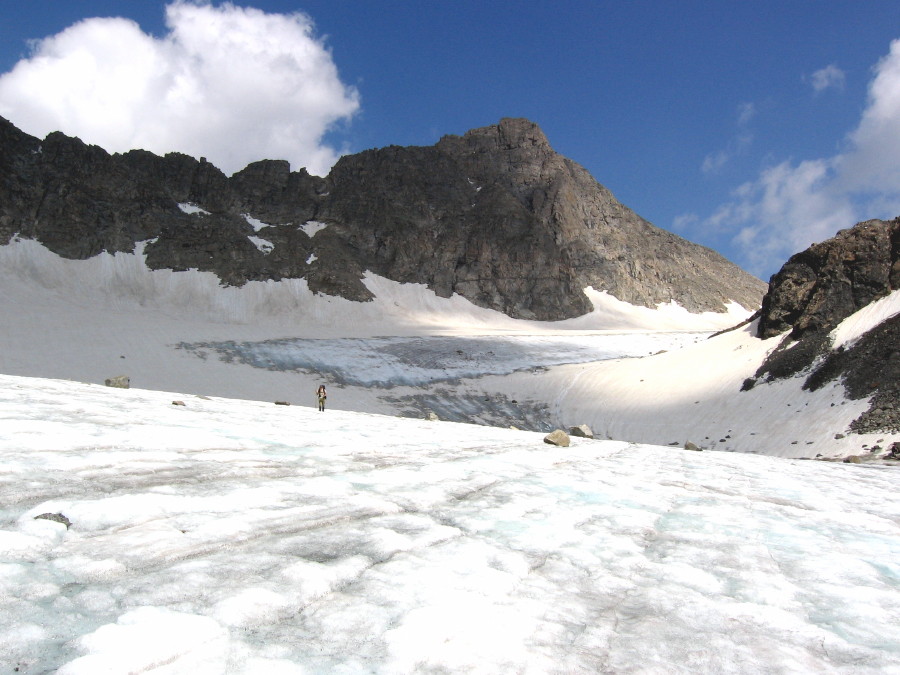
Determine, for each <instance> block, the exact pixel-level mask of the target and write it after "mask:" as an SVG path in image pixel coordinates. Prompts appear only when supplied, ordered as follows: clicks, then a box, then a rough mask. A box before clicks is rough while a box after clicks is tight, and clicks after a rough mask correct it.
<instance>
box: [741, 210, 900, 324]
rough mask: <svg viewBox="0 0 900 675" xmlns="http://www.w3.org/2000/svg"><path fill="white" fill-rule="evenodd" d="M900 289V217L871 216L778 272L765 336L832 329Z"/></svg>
mask: <svg viewBox="0 0 900 675" xmlns="http://www.w3.org/2000/svg"><path fill="white" fill-rule="evenodd" d="M898 288H900V218H898V219H895V220H889V221H884V220H869V221H866V222H862V223H858V224H857V225H856V226H854V227H852V228H850V229H847V230H841V231H840V232H838V233H837V235H835V236H834V237H833V238H831V239H829V240H827V241H824V242H821V243H819V244H813V245H812V246H810V247H809V248H808V249H806V250H805V251H802V252H800V253H797V254H796V255H794V256H791V258H790V259H789V260H788V261H787V262H786V263H785V264H784V266H783V267H782V268H781V270H779V271H778V273H777V274H775V275H773V276H772V279H771V281H770V285H769V292H768V293H767V294H766V297H765V298H764V299H763V303H762V310H761V313H760V320H759V337H761V338H769V337H773V336H775V335H778V334H779V333H783V332H784V331H786V330H790V331H791V336H792V337H794V338H800V337H803V336H804V335H806V334H809V333H820V332H823V331H830V330H831V329H832V328H834V327H835V326H837V325H838V324H839V323H840V322H841V321H842V320H844V319H845V318H847V317H848V316H850V315H851V314H853V313H854V312H856V311H858V310H860V309H862V308H863V307H865V306H866V305H868V304H869V303H870V302H872V301H874V300H877V299H879V298H882V297H884V296H885V295H887V294H888V293H890V292H891V291H893V290H896V289H898Z"/></svg>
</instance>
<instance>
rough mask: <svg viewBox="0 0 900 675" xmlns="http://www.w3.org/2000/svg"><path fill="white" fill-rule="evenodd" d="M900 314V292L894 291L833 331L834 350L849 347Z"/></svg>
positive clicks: (853, 315)
mask: <svg viewBox="0 0 900 675" xmlns="http://www.w3.org/2000/svg"><path fill="white" fill-rule="evenodd" d="M897 314H900V290H896V291H893V292H892V293H890V294H888V295H886V296H885V297H883V298H881V299H880V300H876V301H875V302H873V303H870V304H868V305H866V306H865V307H863V308H862V309H861V310H859V311H858V312H855V313H854V314H851V315H850V316H848V317H847V318H846V319H844V320H843V321H841V323H840V324H838V326H837V327H836V328H835V329H834V330H832V331H831V335H830V337H831V342H832V349H837V348H839V347H848V346H850V344H851V343H853V342H855V341H856V340H858V339H859V338H860V337H862V336H863V335H864V334H865V333H867V332H869V331H870V330H872V329H873V328H875V327H876V326H877V325H878V324H880V323H883V322H884V321H887V320H888V319H890V318H891V317H893V316H896V315H897Z"/></svg>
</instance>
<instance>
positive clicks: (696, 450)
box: [684, 441, 703, 452]
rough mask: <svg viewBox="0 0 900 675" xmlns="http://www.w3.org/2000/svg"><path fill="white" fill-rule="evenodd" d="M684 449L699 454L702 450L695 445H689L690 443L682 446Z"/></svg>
mask: <svg viewBox="0 0 900 675" xmlns="http://www.w3.org/2000/svg"><path fill="white" fill-rule="evenodd" d="M684 449H685V450H693V451H695V452H700V451H702V450H703V448H701V447H699V446H698V445H697V444H695V443H691V442H690V441H688V442H687V443H685V444H684Z"/></svg>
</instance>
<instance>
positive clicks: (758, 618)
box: [0, 375, 900, 675]
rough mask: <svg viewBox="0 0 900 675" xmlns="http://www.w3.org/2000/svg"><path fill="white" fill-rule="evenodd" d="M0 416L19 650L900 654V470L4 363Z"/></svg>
mask: <svg viewBox="0 0 900 675" xmlns="http://www.w3.org/2000/svg"><path fill="white" fill-rule="evenodd" d="M173 401H179V402H181V403H183V404H184V405H173ZM0 420H2V421H0V467H2V469H0V494H2V499H0V503H2V509H0V663H3V664H6V666H7V670H9V672H12V671H13V670H15V671H16V672H19V673H43V672H48V671H51V670H56V671H57V672H59V673H61V674H63V675H73V674H79V673H89V674H91V675H94V674H96V673H101V672H116V673H121V672H131V673H185V672H190V673H192V674H194V675H200V674H202V673H223V672H228V673H267V674H268V673H312V672H322V673H325V672H327V673H363V672H365V673H414V672H432V673H433V672H470V673H491V674H493V673H596V672H610V673H654V674H655V673H667V674H668V673H685V674H688V673H690V674H691V675H696V674H698V673H700V674H703V673H716V674H720V673H760V672H766V673H846V674H849V673H872V674H874V673H879V674H890V673H900V637H898V634H897V631H896V626H898V625H900V566H898V563H897V561H898V560H900V522H898V521H897V519H896V517H894V515H895V514H894V512H895V507H896V484H897V481H896V478H897V474H896V471H897V470H898V468H897V467H892V466H885V465H850V464H842V463H826V462H803V461H798V460H789V459H779V458H771V457H757V456H753V455H746V454H736V453H722V452H702V453H698V452H686V451H683V450H680V449H671V448H663V447H654V446H649V445H640V444H629V443H626V442H618V441H588V440H582V439H574V442H573V445H572V446H571V447H569V448H556V447H551V446H549V445H546V444H544V443H543V442H542V434H538V433H533V432H522V431H511V430H503V429H497V428H490V427H483V426H476V425H467V424H454V423H448V422H427V421H424V420H404V419H399V418H396V417H384V416H376V415H371V414H359V413H348V412H340V411H330V410H329V411H326V412H325V413H319V412H316V411H314V410H313V409H312V408H309V407H299V406H291V407H286V406H276V405H273V404H272V403H262V402H252V401H240V400H235V399H223V398H206V397H198V396H193V395H187V396H186V395H182V394H169V393H164V392H156V391H146V390H138V389H130V390H118V389H112V388H107V387H103V386H99V385H90V384H78V383H74V382H65V381H59V380H42V379H32V378H20V377H12V376H5V375H4V376H0ZM45 513H50V514H61V516H64V517H65V518H66V519H68V520H69V521H70V526H69V527H67V526H66V525H65V524H63V523H60V522H54V521H52V520H47V519H35V517H36V516H40V515H42V514H45ZM57 669H58V670H57Z"/></svg>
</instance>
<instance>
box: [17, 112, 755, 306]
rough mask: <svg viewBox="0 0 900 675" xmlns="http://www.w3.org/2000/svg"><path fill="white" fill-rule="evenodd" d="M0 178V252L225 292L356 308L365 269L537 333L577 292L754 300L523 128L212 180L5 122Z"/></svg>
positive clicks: (217, 174) (191, 162) (510, 124)
mask: <svg viewBox="0 0 900 675" xmlns="http://www.w3.org/2000/svg"><path fill="white" fill-rule="evenodd" d="M0 162H2V163H3V167H4V175H3V176H2V177H0V244H3V243H6V242H8V241H9V240H10V239H11V238H12V237H13V236H19V237H27V238H34V239H38V240H39V241H41V242H42V243H44V245H46V246H47V247H48V248H49V249H51V250H52V251H54V252H56V253H58V254H60V255H63V256H67V257H74V258H85V257H90V256H94V255H97V254H98V253H100V252H102V251H107V252H109V253H115V252H116V251H126V252H131V251H133V250H134V248H135V243H136V242H138V241H145V242H148V243H147V244H146V246H145V247H144V251H145V253H146V260H147V264H148V265H150V266H151V267H153V268H167V269H173V270H184V269H190V268H195V269H199V270H205V271H210V272H214V273H215V274H217V275H218V276H219V278H220V279H221V280H222V282H223V283H225V284H234V285H240V284H243V283H246V282H247V281H249V280H267V279H274V280H277V279H282V278H303V279H306V280H307V282H308V283H309V287H310V288H311V289H312V290H313V291H315V292H320V293H326V294H330V295H340V296H342V297H345V298H349V299H352V300H359V301H363V300H367V299H369V298H370V297H371V294H370V293H369V291H368V290H367V288H366V287H365V286H364V285H363V283H362V281H361V279H362V276H363V275H364V273H365V272H366V271H367V270H368V271H371V272H374V273H376V274H378V275H381V276H384V277H387V278H389V279H393V280H395V281H400V282H413V283H422V284H427V285H428V287H429V288H431V289H432V290H433V291H434V292H435V293H437V294H438V295H440V296H444V297H449V296H450V295H452V294H454V293H456V294H459V295H461V296H463V297H465V298H467V299H469V300H470V301H472V302H473V303H475V304H477V305H480V306H483V307H489V308H491V309H496V310H499V311H502V312H504V313H506V314H508V315H509V316H512V317H516V318H527V319H540V320H558V319H565V318H570V317H574V316H579V315H581V314H584V313H585V312H588V311H590V309H591V306H590V303H589V302H588V300H587V298H586V296H585V295H584V293H583V290H584V288H585V287H587V286H592V287H593V288H594V289H596V290H599V291H607V292H608V293H610V294H611V295H613V296H614V297H616V298H618V299H620V300H623V301H625V302H629V303H632V304H637V305H644V306H648V307H654V306H656V305H657V304H659V303H667V302H670V301H674V302H677V303H678V304H680V305H681V306H683V307H685V308H686V309H688V310H690V311H724V309H725V304H726V303H727V302H729V301H736V302H738V303H741V304H742V305H744V306H745V307H747V308H748V309H751V308H756V307H757V306H758V305H759V302H760V299H761V297H762V294H763V291H764V289H765V285H764V284H763V283H762V282H761V281H760V280H758V279H755V278H754V277H752V276H750V275H748V274H746V273H745V272H743V271H742V270H740V269H739V268H738V267H736V266H735V265H733V264H731V263H729V262H728V261H727V260H725V259H724V258H722V257H721V256H719V255H718V254H716V253H714V252H713V251H711V250H709V249H706V248H704V247H701V246H697V245H695V244H692V243H690V242H687V241H685V240H684V239H681V238H680V237H677V236H676V235H674V234H672V233H670V232H666V231H664V230H661V229H659V228H656V227H654V226H653V225H651V224H650V223H648V222H647V221H646V220H644V219H642V218H641V217H640V216H638V215H637V214H635V213H634V212H633V211H631V210H630V209H628V208H627V207H626V206H624V205H623V204H621V203H620V202H618V201H617V200H616V199H615V197H613V195H612V193H611V192H609V190H607V189H606V188H604V187H603V186H602V185H600V184H599V183H598V182H597V181H596V180H594V178H593V177H592V176H591V175H590V174H589V173H588V172H587V171H586V170H585V169H584V168H583V167H581V166H579V165H578V164H576V163H575V162H572V161H571V160H568V159H566V158H565V157H563V156H562V155H559V154H558V153H556V152H555V151H554V150H553V148H552V147H551V146H550V143H549V142H548V140H547V138H546V136H545V135H544V133H543V132H542V131H541V129H540V128H539V127H538V125H536V124H534V123H533V122H530V121H528V120H524V119H511V118H510V119H503V120H501V121H500V123H499V124H496V125H492V126H488V127H484V128H481V129H474V130H472V131H469V132H467V133H465V134H464V135H462V136H445V137H443V138H442V139H441V140H440V141H439V142H438V143H437V144H435V145H434V146H430V147H398V146H389V147H386V148H380V149H375V150H367V151H365V152H361V153H358V154H355V155H348V156H344V157H342V158H341V159H340V160H339V161H338V162H337V164H335V166H334V167H333V169H332V170H331V172H330V173H329V175H328V176H326V177H324V178H320V177H317V176H311V175H310V174H309V173H307V172H306V171H305V170H302V169H301V170H300V171H295V172H291V171H290V168H289V166H288V164H287V162H283V161H277V160H264V161H260V162H255V163H253V164H251V165H249V166H248V167H246V168H245V169H243V170H242V171H239V172H237V173H236V174H234V175H233V176H231V177H226V176H225V175H224V174H222V172H221V171H219V170H218V169H216V167H214V166H213V165H211V164H209V163H208V162H206V161H205V160H202V159H201V160H196V159H193V158H190V157H187V156H185V155H180V154H178V153H172V154H169V155H166V156H165V157H158V156H156V155H153V154H152V153H149V152H145V151H132V152H128V153H125V154H123V155H119V154H114V155H110V154H109V153H107V152H105V151H104V150H103V149H102V148H97V147H95V146H88V145H85V144H84V143H81V141H78V140H77V139H71V138H68V137H66V136H64V135H63V134H51V136H48V138H47V139H45V141H43V143H41V142H40V141H38V140H37V139H33V138H31V137H29V136H27V135H26V134H23V133H22V132H20V131H19V130H18V129H15V127H14V126H12V125H11V124H9V123H8V122H5V121H4V123H3V124H2V125H0ZM185 204H190V205H192V206H191V208H189V209H188V208H185ZM311 221H314V222H316V223H320V224H323V225H325V226H326V227H325V229H321V227H317V228H315V231H313V230H307V229H306V228H305V224H306V223H308V222H311ZM309 232H312V233H311V234H310V233H309Z"/></svg>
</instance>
